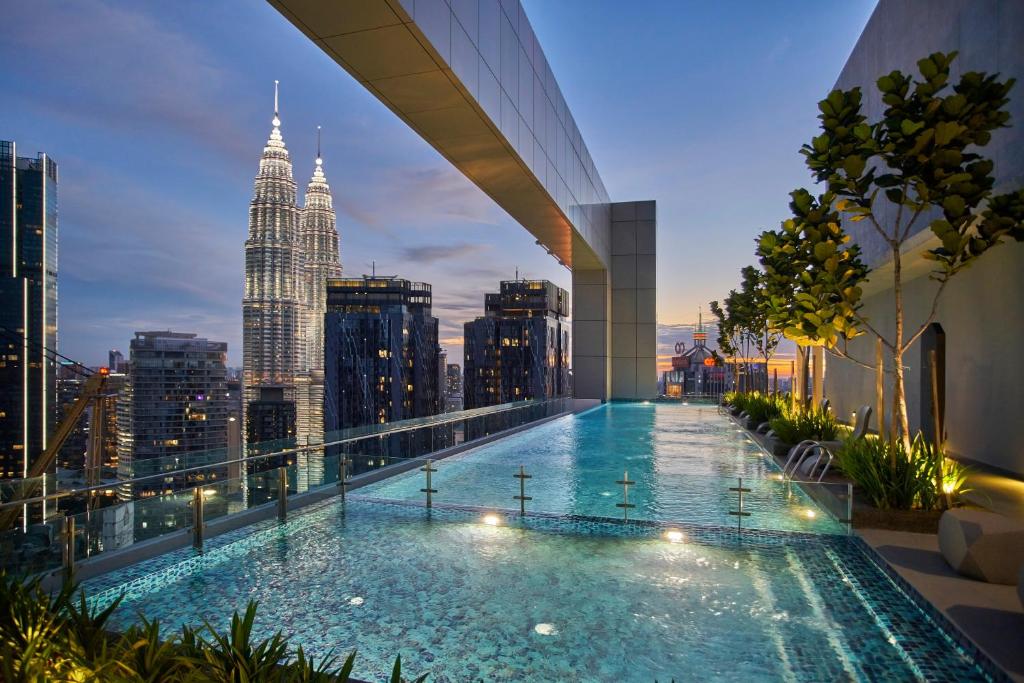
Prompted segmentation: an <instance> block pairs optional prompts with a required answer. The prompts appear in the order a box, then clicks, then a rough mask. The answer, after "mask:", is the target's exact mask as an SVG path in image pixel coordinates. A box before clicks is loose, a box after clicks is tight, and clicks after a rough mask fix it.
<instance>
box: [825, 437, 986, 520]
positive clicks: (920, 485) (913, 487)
mask: <svg viewBox="0 0 1024 683" xmlns="http://www.w3.org/2000/svg"><path fill="white" fill-rule="evenodd" d="M836 459H837V462H836V464H837V466H838V468H839V469H840V470H842V472H843V473H844V474H846V475H847V476H848V477H850V479H852V480H853V481H854V483H855V484H857V486H858V487H859V488H860V489H861V490H862V491H863V493H864V495H865V496H866V497H867V499H868V500H869V501H871V504H872V505H874V506H875V507H878V508H882V509H895V510H914V509H920V510H934V509H941V508H942V507H944V506H945V503H946V501H945V500H944V498H945V497H947V496H948V498H949V499H950V500H949V502H955V501H956V499H957V498H959V496H960V495H961V494H963V493H966V491H967V489H965V488H964V482H965V479H966V474H967V468H965V467H964V466H963V465H961V464H960V463H958V462H956V461H954V460H948V459H947V458H946V457H945V454H944V453H943V452H942V451H941V450H937V449H936V448H935V446H934V445H933V444H932V443H931V442H929V441H928V440H927V439H925V438H924V435H923V434H921V433H920V432H918V433H917V436H916V437H914V440H913V441H912V442H911V446H910V451H909V452H908V451H906V450H905V449H904V448H903V443H902V442H901V441H899V440H889V439H877V438H873V437H867V438H863V439H857V440H853V439H848V440H847V441H845V442H844V443H843V446H842V447H841V448H840V449H839V452H838V453H837V454H836ZM939 480H941V481H942V488H941V490H939V488H938V487H937V486H936V482H937V481H939Z"/></svg>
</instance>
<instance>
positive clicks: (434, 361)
mask: <svg viewBox="0 0 1024 683" xmlns="http://www.w3.org/2000/svg"><path fill="white" fill-rule="evenodd" d="M324 325H325V352H324V357H325V358H324V361H325V362H324V364H325V381H324V422H325V427H326V429H327V431H333V430H337V429H344V428H347V427H358V426H362V425H367V424H375V423H384V422H392V421H395V420H404V419H407V418H412V417H424V416H427V415H434V414H436V413H438V412H440V410H441V405H440V404H439V401H438V387H437V382H438V377H437V367H438V353H439V351H440V348H439V347H438V343H437V318H435V317H433V316H432V315H431V289H430V285H428V284H426V283H422V282H409V281H408V280H402V279H399V278H395V277H382V276H366V275H364V276H363V277H361V278H346V279H337V280H328V282H327V315H326V316H325V321H324Z"/></svg>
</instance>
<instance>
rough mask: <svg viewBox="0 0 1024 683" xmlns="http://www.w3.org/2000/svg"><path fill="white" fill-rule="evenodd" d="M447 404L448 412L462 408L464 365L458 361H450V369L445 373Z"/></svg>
mask: <svg viewBox="0 0 1024 683" xmlns="http://www.w3.org/2000/svg"><path fill="white" fill-rule="evenodd" d="M445 374H446V377H445V383H446V385H447V386H446V388H445V404H444V410H445V412H446V413H452V412H455V411H457V410H462V366H461V365H459V364H458V363H449V364H448V371H447V372H446V373H445Z"/></svg>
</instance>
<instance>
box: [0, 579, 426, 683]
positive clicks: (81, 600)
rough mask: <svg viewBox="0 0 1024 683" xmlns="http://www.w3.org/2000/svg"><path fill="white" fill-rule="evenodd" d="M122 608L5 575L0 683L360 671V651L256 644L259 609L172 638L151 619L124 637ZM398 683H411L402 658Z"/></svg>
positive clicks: (280, 641) (337, 677)
mask: <svg viewBox="0 0 1024 683" xmlns="http://www.w3.org/2000/svg"><path fill="white" fill-rule="evenodd" d="M119 602H120V599H118V600H117V601H115V602H114V603H113V604H111V605H110V606H108V607H106V608H104V609H90V608H89V607H88V605H87V603H86V599H85V594H84V593H82V592H80V591H79V592H77V593H76V590H75V588H74V587H73V586H70V585H66V586H64V587H63V588H62V589H61V590H59V591H57V592H56V593H52V594H51V593H49V592H47V591H45V590H43V588H42V587H41V586H40V583H39V581H38V580H32V581H28V582H23V581H22V580H21V579H19V578H17V577H14V576H10V575H7V574H5V573H0V650H2V652H3V653H4V654H3V657H2V658H0V680H3V681H9V682H12V683H13V682H15V681H26V682H28V681H54V680H60V681H147V682H149V681H152V682H157V681H232V682H237V683H247V682H250V681H253V682H254V681H275V682H281V683H305V682H309V683H319V682H324V683H326V682H328V681H347V680H348V678H349V676H350V675H351V673H352V667H353V665H354V663H355V657H356V653H355V651H353V652H352V653H351V654H349V656H348V657H347V658H346V659H345V660H344V661H343V662H341V661H339V659H338V658H337V657H336V656H334V655H332V654H328V655H326V656H324V657H323V658H322V659H316V658H312V657H309V656H307V655H306V653H305V651H304V650H303V649H302V647H301V646H299V647H298V648H297V649H296V650H295V651H294V653H293V652H292V651H291V650H290V648H289V643H288V640H287V638H286V637H285V636H284V635H282V634H281V633H280V632H278V633H276V634H274V635H273V636H271V637H270V638H267V639H265V640H256V639H255V638H254V636H253V624H254V622H255V619H256V603H255V602H250V603H249V605H248V607H247V608H246V610H245V613H244V614H238V613H237V612H236V613H235V614H234V615H233V616H232V618H231V626H230V627H229V628H228V630H227V631H226V632H224V633H220V632H218V631H217V630H216V629H215V628H214V627H213V626H211V625H210V624H209V623H208V622H204V625H203V626H202V627H200V628H192V627H189V626H185V627H184V628H182V630H181V632H180V633H178V634H171V633H165V632H162V631H161V629H160V624H159V622H156V621H147V620H145V619H143V620H142V622H141V624H139V625H136V626H132V627H131V628H129V629H128V630H126V631H125V632H124V633H120V634H117V633H113V632H112V631H110V630H109V628H108V622H109V620H110V617H111V615H112V614H113V613H114V610H115V609H116V608H117V606H118V603H119ZM390 680H391V682H392V683H402V682H403V681H404V679H403V678H402V662H401V657H398V658H396V659H395V665H394V668H393V670H392V674H391V678H390ZM424 680H426V675H423V676H420V677H419V678H417V679H416V681H415V683H422V681H424Z"/></svg>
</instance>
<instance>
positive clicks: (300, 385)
mask: <svg viewBox="0 0 1024 683" xmlns="http://www.w3.org/2000/svg"><path fill="white" fill-rule="evenodd" d="M277 104H278V101H277V82H276V81H275V82H274V119H273V121H272V123H273V129H272V130H271V132H270V138H269V139H268V140H267V144H266V146H264V148H263V156H261V157H260V166H259V171H258V172H257V174H256V181H255V191H254V193H253V198H252V202H250V204H249V238H248V239H247V240H246V241H245V298H244V299H243V300H242V382H243V386H244V388H245V391H244V402H245V410H246V412H248V410H249V404H250V403H251V402H253V401H257V400H261V398H264V397H265V396H270V395H273V396H274V397H278V398H280V399H281V400H283V401H286V402H292V403H294V404H295V435H296V438H297V441H298V443H300V444H304V443H316V442H317V440H318V439H320V438H322V435H323V367H324V341H323V337H324V335H323V320H324V312H325V311H326V309H327V301H326V284H325V283H326V280H327V278H333V277H339V276H340V275H341V262H340V259H339V253H338V231H337V228H336V226H335V215H334V208H333V206H332V201H331V188H330V186H329V185H328V184H327V178H326V176H325V175H324V171H323V160H322V159H321V158H320V149H319V148H320V144H319V132H318V134H317V136H318V137H317V158H316V165H315V167H314V170H313V176H312V178H311V179H310V181H309V185H307V187H306V196H305V206H304V207H299V206H298V203H297V199H296V186H295V180H294V179H293V177H292V162H291V159H290V158H289V156H288V149H287V148H286V147H285V144H284V139H283V138H282V137H281V129H280V126H281V120H280V118H279V116H278V106H277ZM265 390H270V391H269V392H266V391H265ZM280 436H285V435H284V434H281V435H280Z"/></svg>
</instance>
